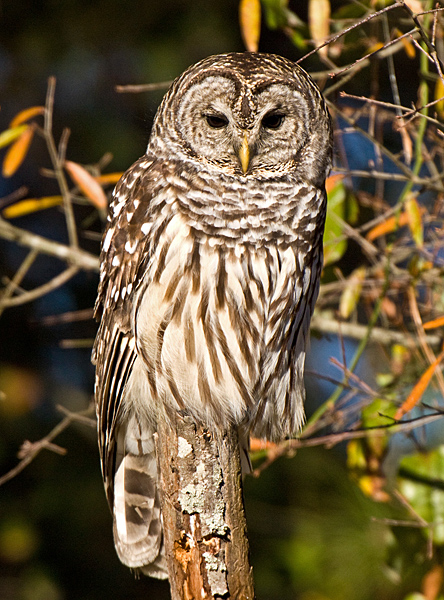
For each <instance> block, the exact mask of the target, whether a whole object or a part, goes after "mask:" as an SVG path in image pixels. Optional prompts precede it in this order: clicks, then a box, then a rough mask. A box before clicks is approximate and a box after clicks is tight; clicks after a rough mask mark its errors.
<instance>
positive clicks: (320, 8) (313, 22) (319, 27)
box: [308, 0, 331, 56]
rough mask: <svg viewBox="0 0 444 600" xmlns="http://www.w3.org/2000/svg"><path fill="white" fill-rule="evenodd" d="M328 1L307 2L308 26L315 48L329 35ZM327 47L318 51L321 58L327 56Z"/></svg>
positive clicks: (313, 0)
mask: <svg viewBox="0 0 444 600" xmlns="http://www.w3.org/2000/svg"><path fill="white" fill-rule="evenodd" d="M330 12H331V7H330V0H309V2H308V26H309V29H310V35H311V37H312V39H313V41H314V43H315V45H316V46H320V45H321V44H323V43H324V42H325V40H326V39H327V38H328V34H329V33H330ZM327 53H328V46H324V47H323V48H321V49H320V50H319V54H320V55H321V56H327Z"/></svg>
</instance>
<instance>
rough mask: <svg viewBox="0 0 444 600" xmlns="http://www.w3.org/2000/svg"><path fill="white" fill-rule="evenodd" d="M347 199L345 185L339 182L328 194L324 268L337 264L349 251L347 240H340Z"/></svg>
mask: <svg viewBox="0 0 444 600" xmlns="http://www.w3.org/2000/svg"><path fill="white" fill-rule="evenodd" d="M345 198H346V191H345V187H344V184H343V182H342V181H339V183H337V184H336V185H335V186H334V188H333V189H332V190H331V192H329V194H328V203H327V218H326V220H325V231H324V267H325V266H327V265H330V264H332V263H335V262H337V261H338V260H339V259H340V258H341V257H342V256H343V254H344V252H345V251H346V250H347V240H345V239H342V240H338V238H340V237H341V236H342V234H343V225H342V223H341V221H345ZM335 217H336V218H335ZM337 217H339V218H337Z"/></svg>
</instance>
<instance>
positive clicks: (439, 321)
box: [423, 317, 444, 329]
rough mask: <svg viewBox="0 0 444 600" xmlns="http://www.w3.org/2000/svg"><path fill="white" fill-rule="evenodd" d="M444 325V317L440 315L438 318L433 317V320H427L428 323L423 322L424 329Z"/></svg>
mask: <svg viewBox="0 0 444 600" xmlns="http://www.w3.org/2000/svg"><path fill="white" fill-rule="evenodd" d="M443 325H444V317H438V318H437V319H433V321H427V323H424V324H423V327H424V329H436V328H437V327H442V326H443Z"/></svg>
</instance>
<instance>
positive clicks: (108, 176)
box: [94, 171, 123, 185]
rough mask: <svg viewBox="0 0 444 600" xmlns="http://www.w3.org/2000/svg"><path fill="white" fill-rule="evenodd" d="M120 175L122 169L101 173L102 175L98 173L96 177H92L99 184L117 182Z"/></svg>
mask: <svg viewBox="0 0 444 600" xmlns="http://www.w3.org/2000/svg"><path fill="white" fill-rule="evenodd" d="M122 175H123V171H121V172H120V173H104V174H103V173H102V175H98V176H97V177H94V179H95V180H96V181H97V183H100V185H107V184H108V183H117V182H118V181H119V179H120V178H121V177H122Z"/></svg>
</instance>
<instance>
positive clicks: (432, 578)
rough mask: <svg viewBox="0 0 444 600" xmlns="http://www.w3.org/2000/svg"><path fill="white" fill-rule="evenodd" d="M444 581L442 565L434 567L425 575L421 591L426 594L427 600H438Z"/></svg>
mask: <svg viewBox="0 0 444 600" xmlns="http://www.w3.org/2000/svg"><path fill="white" fill-rule="evenodd" d="M443 579H444V573H443V568H442V566H441V565H435V566H433V567H432V568H431V569H430V571H429V572H428V573H426V574H425V575H424V578H423V580H422V585H421V588H422V589H421V591H422V593H423V594H424V599H425V600H436V599H437V598H438V595H439V592H440V590H441V587H442V582H443ZM441 598H442V596H441Z"/></svg>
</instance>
